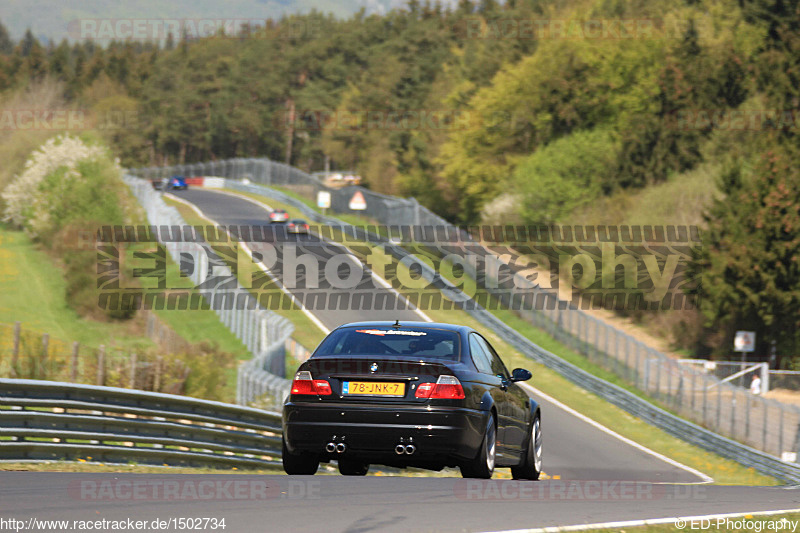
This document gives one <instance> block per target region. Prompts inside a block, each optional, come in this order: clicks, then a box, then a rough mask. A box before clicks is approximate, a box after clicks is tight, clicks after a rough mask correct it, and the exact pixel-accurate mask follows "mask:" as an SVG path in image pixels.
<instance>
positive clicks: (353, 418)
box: [283, 322, 542, 479]
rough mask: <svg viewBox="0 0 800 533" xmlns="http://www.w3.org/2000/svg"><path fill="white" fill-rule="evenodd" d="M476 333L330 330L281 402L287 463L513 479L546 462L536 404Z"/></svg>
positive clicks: (360, 326) (293, 467)
mask: <svg viewBox="0 0 800 533" xmlns="http://www.w3.org/2000/svg"><path fill="white" fill-rule="evenodd" d="M530 378H531V373H530V372H529V371H528V370H525V369H522V368H517V369H514V370H513V371H512V372H509V371H508V370H507V369H506V367H505V365H504V364H503V361H502V360H501V359H500V357H499V356H498V355H497V352H496V351H495V350H494V348H492V346H491V345H490V344H489V342H488V341H487V340H486V339H485V338H484V337H483V336H481V335H480V333H478V332H477V331H475V330H473V329H471V328H468V327H465V326H457V325H452V324H435V323H426V322H403V323H400V322H360V323H354V324H346V325H343V326H340V327H338V328H337V329H335V330H334V331H332V332H331V333H330V334H329V335H328V336H327V337H326V338H325V340H323V341H322V343H321V344H320V345H319V347H318V348H317V349H316V351H315V352H314V353H313V355H312V356H311V357H310V358H309V359H308V360H307V361H306V362H304V363H303V364H302V365H301V366H300V368H299V369H298V372H297V374H296V375H295V377H294V381H293V382H292V390H291V394H290V395H289V397H288V398H287V400H286V403H285V404H284V408H283V411H284V412H283V415H284V416H283V467H284V470H285V471H286V472H287V473H288V474H314V473H315V472H316V471H317V469H318V467H319V463H320V462H329V461H331V460H336V461H337V462H338V464H339V471H340V472H341V473H342V474H344V475H356V476H357V475H364V474H366V473H367V471H368V470H369V467H370V465H371V464H381V465H389V466H395V467H401V468H402V467H409V466H413V467H419V468H427V469H432V470H441V469H442V468H444V467H456V466H457V467H459V468H460V469H461V473H462V475H463V476H464V477H474V478H491V477H492V474H493V472H494V469H495V467H511V472H512V475H513V477H514V478H515V479H538V478H539V474H540V472H541V468H542V432H541V423H540V420H541V415H540V412H539V405H538V404H537V403H536V401H535V400H533V399H532V398H530V397H528V395H527V394H526V393H525V392H524V391H523V390H522V388H521V387H520V386H519V385H517V382H520V381H526V380H528V379H530Z"/></svg>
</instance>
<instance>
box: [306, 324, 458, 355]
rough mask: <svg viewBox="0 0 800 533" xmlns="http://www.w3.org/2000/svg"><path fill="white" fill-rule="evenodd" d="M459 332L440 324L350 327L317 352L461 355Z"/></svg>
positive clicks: (331, 337)
mask: <svg viewBox="0 0 800 533" xmlns="http://www.w3.org/2000/svg"><path fill="white" fill-rule="evenodd" d="M460 352H461V346H460V340H459V336H458V333H456V332H455V331H450V330H446V329H437V328H413V329H408V328H392V327H369V326H366V327H348V328H341V329H337V330H336V331H334V332H333V333H331V334H330V335H329V336H328V337H326V338H325V340H324V341H322V344H320V345H319V348H317V351H316V352H315V353H314V355H414V356H420V357H432V358H441V359H458V358H459V353H460Z"/></svg>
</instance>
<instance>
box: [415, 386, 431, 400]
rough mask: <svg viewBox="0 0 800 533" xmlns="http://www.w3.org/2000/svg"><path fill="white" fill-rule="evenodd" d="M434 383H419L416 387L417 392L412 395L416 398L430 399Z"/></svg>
mask: <svg viewBox="0 0 800 533" xmlns="http://www.w3.org/2000/svg"><path fill="white" fill-rule="evenodd" d="M435 385H436V383H420V384H419V387H417V392H415V393H414V396H415V397H416V398H430V397H431V392H433V387H434V386H435Z"/></svg>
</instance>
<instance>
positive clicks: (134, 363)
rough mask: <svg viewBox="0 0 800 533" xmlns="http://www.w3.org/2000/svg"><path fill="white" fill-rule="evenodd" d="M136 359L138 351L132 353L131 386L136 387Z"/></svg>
mask: <svg viewBox="0 0 800 533" xmlns="http://www.w3.org/2000/svg"><path fill="white" fill-rule="evenodd" d="M136 359H137V355H136V352H133V353H132V354H131V380H130V388H132V389H135V388H136Z"/></svg>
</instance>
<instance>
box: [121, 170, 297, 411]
mask: <svg viewBox="0 0 800 533" xmlns="http://www.w3.org/2000/svg"><path fill="white" fill-rule="evenodd" d="M125 182H126V183H127V184H128V185H129V186H130V188H131V190H132V191H133V194H134V196H135V197H136V198H137V199H138V200H139V203H140V204H141V205H142V207H143V208H144V210H145V212H146V214H147V219H148V221H149V222H150V224H151V225H153V226H156V227H159V228H163V227H167V228H169V227H181V228H182V227H185V226H187V224H186V222H185V221H184V220H183V218H182V217H181V215H180V213H178V210H177V209H175V208H174V207H171V206H168V205H167V204H166V203H165V202H164V200H163V199H162V198H161V194H160V193H158V192H157V191H155V190H154V189H153V187H152V186H151V184H150V183H148V182H146V181H143V180H140V179H136V178H133V177H127V176H126V178H125ZM158 233H159V237H160V236H161V232H158ZM163 244H164V246H165V247H166V249H167V251H168V252H169V254H170V256H171V257H172V259H173V261H175V263H177V264H181V262H182V260H183V261H186V260H187V259H189V257H187V255H188V256H190V257H191V261H192V264H193V265H195V268H193V269H192V272H191V274H190V276H189V277H190V279H191V281H192V282H193V283H194V284H195V285H196V286H197V285H200V284H201V279H202V277H203V276H204V275H205V272H207V270H208V269H207V266H208V258H209V256H213V252H212V251H211V250H210V249H207V246H208V245H206V244H205V243H197V242H176V240H168V241H166V242H163ZM215 272H216V274H217V275H219V276H220V277H221V278H222V279H226V280H230V279H232V278H233V274H232V273H231V271H230V269H228V268H227V267H225V266H221V265H215ZM201 294H202V295H203V297H204V298H205V300H206V301H207V302H208V304H209V306H210V308H211V309H213V310H214V311H215V312H216V313H217V315H218V316H219V318H220V321H221V322H222V323H223V324H225V326H227V327H228V329H230V330H231V332H233V334H234V335H236V337H237V338H239V340H241V341H242V343H243V344H244V345H245V346H246V347H247V349H248V350H250V353H252V354H253V358H252V359H250V360H249V361H247V362H245V363H243V364H242V365H241V366H240V367H239V370H238V379H237V387H236V401H237V403H239V404H247V403H250V402H252V401H254V400H256V399H259V398H262V397H264V396H270V397H271V398H272V399H273V400H274V402H273V406H277V405H280V404H281V403H282V400H283V398H284V397H285V396H286V394H287V393H288V390H289V382H288V380H286V379H285V378H284V377H283V376H284V375H285V372H286V360H285V357H286V341H287V340H288V339H289V338H290V337H291V335H292V332H293V331H294V326H293V325H292V323H291V322H290V321H289V320H287V319H286V318H283V317H281V316H280V315H277V314H276V313H274V312H272V311H269V310H266V309H263V308H261V307H260V306H259V305H258V303H257V302H256V301H255V299H254V298H253V296H252V295H251V294H250V293H249V292H248V291H247V290H246V289H244V288H242V287H241V285H239V283H238V282H237V283H236V284H235V287H231V286H230V282H229V281H228V282H226V283H225V284H224V285H223V286H215V287H212V288H209V289H205V290H203V291H202V293H201Z"/></svg>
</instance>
